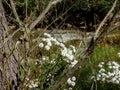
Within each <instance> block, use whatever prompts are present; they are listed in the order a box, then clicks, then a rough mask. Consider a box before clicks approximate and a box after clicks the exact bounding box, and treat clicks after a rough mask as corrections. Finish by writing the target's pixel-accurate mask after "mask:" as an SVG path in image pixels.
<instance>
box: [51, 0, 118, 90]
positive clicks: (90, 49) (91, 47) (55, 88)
mask: <svg viewBox="0 0 120 90" xmlns="http://www.w3.org/2000/svg"><path fill="white" fill-rule="evenodd" d="M116 3H117V0H115V2H114V4H113V6H112V8H111V9H110V11H109V12H108V14H107V15H106V17H105V19H104V20H103V21H102V23H101V24H100V25H99V27H98V29H97V31H96V33H95V37H93V38H92V39H91V42H90V45H89V46H88V48H87V50H86V51H85V53H84V55H83V57H82V58H81V60H79V61H78V63H77V64H76V65H75V66H74V67H73V68H72V69H70V70H69V71H68V72H66V73H65V75H64V76H63V77H62V79H61V80H60V81H58V82H56V83H55V85H54V86H53V87H50V89H51V88H52V89H51V90H58V88H60V86H61V85H62V84H63V83H64V82H66V81H67V79H68V78H69V77H72V76H73V74H74V73H75V72H76V70H77V69H78V68H79V67H80V66H82V65H83V63H84V62H85V61H86V60H87V59H88V58H89V56H90V55H91V54H92V52H93V51H94V48H95V47H96V46H97V44H98V42H99V41H100V40H101V39H102V38H103V36H104V35H105V34H106V30H105V29H104V30H103V31H102V32H101V33H100V34H99V36H98V33H99V30H100V29H101V28H102V26H103V25H104V24H105V22H106V20H107V19H108V16H109V14H110V13H111V12H112V11H113V10H114V7H115V6H116ZM94 38H95V39H94Z"/></svg>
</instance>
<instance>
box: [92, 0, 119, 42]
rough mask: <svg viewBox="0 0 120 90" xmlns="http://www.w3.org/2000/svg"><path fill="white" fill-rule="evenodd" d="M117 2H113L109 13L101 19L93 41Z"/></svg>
mask: <svg viewBox="0 0 120 90" xmlns="http://www.w3.org/2000/svg"><path fill="white" fill-rule="evenodd" d="M116 3H117V0H115V2H114V4H113V6H112V8H111V9H110V10H109V12H108V13H107V15H106V16H105V18H104V19H103V21H102V22H101V23H100V25H99V26H98V28H97V30H96V32H95V35H94V40H95V39H96V38H97V37H98V36H99V35H98V34H99V31H100V29H101V28H102V26H103V25H104V24H105V23H106V21H107V20H108V19H109V17H110V14H111V13H112V11H113V10H114V8H115V6H116Z"/></svg>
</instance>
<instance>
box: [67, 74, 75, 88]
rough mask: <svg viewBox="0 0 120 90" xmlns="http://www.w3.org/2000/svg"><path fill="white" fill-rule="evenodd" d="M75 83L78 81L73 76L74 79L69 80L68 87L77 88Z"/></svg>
mask: <svg viewBox="0 0 120 90" xmlns="http://www.w3.org/2000/svg"><path fill="white" fill-rule="evenodd" d="M75 81H76V77H75V76H73V77H72V78H68V80H67V83H68V85H70V86H73V87H74V86H75Z"/></svg>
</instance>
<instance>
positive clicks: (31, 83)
mask: <svg viewBox="0 0 120 90" xmlns="http://www.w3.org/2000/svg"><path fill="white" fill-rule="evenodd" d="M28 82H29V83H28ZM38 84H39V81H38V79H35V80H30V81H29V79H28V80H27V84H26V86H27V87H29V88H37V87H38Z"/></svg>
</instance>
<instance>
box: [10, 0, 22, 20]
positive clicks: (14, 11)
mask: <svg viewBox="0 0 120 90" xmlns="http://www.w3.org/2000/svg"><path fill="white" fill-rule="evenodd" d="M10 4H11V7H12V10H13V14H14V16H15V18H16V19H17V21H19V20H20V19H19V16H18V14H17V11H16V8H15V4H14V2H13V0H10Z"/></svg>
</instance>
